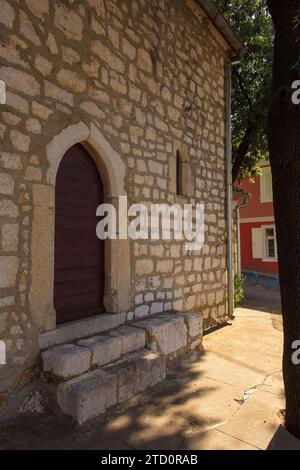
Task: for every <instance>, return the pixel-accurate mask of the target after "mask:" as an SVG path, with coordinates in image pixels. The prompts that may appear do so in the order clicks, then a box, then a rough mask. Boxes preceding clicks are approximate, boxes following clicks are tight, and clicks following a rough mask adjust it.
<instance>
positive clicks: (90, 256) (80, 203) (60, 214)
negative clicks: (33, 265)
mask: <svg viewBox="0 0 300 470" xmlns="http://www.w3.org/2000/svg"><path fill="white" fill-rule="evenodd" d="M101 203H103V184H102V181H101V177H100V174H99V172H98V169H97V167H96V165H95V163H94V161H93V159H92V158H91V157H90V155H89V153H88V152H87V150H86V149H85V148H84V147H83V146H82V145H80V144H76V145H73V146H72V147H71V148H70V149H69V150H68V151H67V152H66V153H65V155H64V156H63V158H62V161H61V163H60V166H59V169H58V173H57V178H56V189H55V256H54V308H55V310H56V322H57V323H58V324H59V323H66V322H69V321H72V320H78V319H81V318H86V317H90V316H93V315H98V314H99V313H103V312H104V306H103V295H104V242H103V241H102V240H99V239H98V238H97V235H96V225H97V222H98V221H99V219H97V217H96V209H97V207H98V206H99V204H101ZM41 249H42V247H41Z"/></svg>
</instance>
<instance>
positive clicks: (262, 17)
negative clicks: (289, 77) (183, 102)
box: [215, 0, 274, 177]
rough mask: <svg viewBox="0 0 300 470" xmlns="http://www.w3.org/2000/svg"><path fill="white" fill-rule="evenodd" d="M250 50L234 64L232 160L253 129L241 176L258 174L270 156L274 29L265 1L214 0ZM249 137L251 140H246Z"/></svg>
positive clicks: (240, 172) (241, 167)
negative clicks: (269, 120) (267, 133)
mask: <svg viewBox="0 0 300 470" xmlns="http://www.w3.org/2000/svg"><path fill="white" fill-rule="evenodd" d="M215 3H216V5H217V6H218V8H219V9H220V12H221V13H222V14H223V15H224V16H225V18H226V19H227V20H228V22H229V24H230V25H231V26H232V27H233V29H234V30H235V32H236V33H237V35H238V36H239V38H240V39H241V40H242V42H243V43H244V44H245V46H246V49H247V52H246V55H245V57H244V58H243V60H242V62H241V64H240V65H238V66H235V67H233V99H232V125H233V160H234V159H235V158H236V156H237V155H238V151H239V149H240V148H241V144H242V143H243V139H244V138H245V133H246V131H247V129H252V128H253V130H252V132H251V135H250V138H249V142H247V143H248V145H247V149H246V157H245V158H244V159H243V162H242V164H241V166H240V171H239V177H244V176H255V175H256V174H257V172H258V168H259V166H258V163H259V162H260V160H262V159H268V149H267V138H266V126H267V109H268V95H269V88H270V81H271V77H272V60H273V40H274V32H273V26H272V19H271V17H270V15H269V13H268V10H267V5H266V1H265V0H247V1H246V2H241V1H240V0H215ZM247 140H248V139H247Z"/></svg>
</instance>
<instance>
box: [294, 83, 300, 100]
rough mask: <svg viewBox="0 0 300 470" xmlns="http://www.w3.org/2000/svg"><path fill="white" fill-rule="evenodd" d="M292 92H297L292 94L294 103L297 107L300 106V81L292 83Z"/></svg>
mask: <svg viewBox="0 0 300 470" xmlns="http://www.w3.org/2000/svg"><path fill="white" fill-rule="evenodd" d="M292 90H295V91H294V92H293V93H292V103H293V104H295V105H299V104H300V80H295V81H294V82H293V83H292Z"/></svg>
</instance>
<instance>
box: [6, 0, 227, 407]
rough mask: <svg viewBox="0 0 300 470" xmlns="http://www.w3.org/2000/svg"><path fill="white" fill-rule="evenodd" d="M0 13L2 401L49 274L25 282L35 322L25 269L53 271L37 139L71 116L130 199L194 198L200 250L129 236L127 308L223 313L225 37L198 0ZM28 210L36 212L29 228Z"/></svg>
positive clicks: (33, 334)
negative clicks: (104, 154)
mask: <svg viewBox="0 0 300 470" xmlns="http://www.w3.org/2000/svg"><path fill="white" fill-rule="evenodd" d="M0 23H1V25H0V26H1V29H0V38H1V42H0V57H1V67H0V79H2V80H4V81H5V82H6V86H7V104H6V105H1V109H0V111H1V122H0V135H1V149H0V150H1V153H0V169H1V172H0V197H1V199H0V215H1V229H0V230H1V232H0V248H1V254H0V255H1V258H0V339H4V340H5V342H6V346H7V365H6V366H0V367H1V370H0V402H1V399H2V400H3V401H4V399H5V397H6V396H7V395H8V394H10V393H11V392H12V390H14V389H15V388H16V387H21V386H22V385H24V384H26V383H27V382H28V381H29V380H31V379H32V377H33V376H34V374H35V373H37V371H38V367H37V366H36V361H37V357H38V354H39V348H38V335H39V333H41V332H43V330H46V329H49V328H51V325H50V323H51V322H50V323H49V325H50V326H49V325H48V326H47V322H48V316H47V315H48V310H47V309H48V306H47V305H45V306H43V303H42V301H43V299H44V298H47V296H49V292H50V291H49V289H50V287H49V285H47V284H43V283H41V285H40V286H39V288H38V289H37V288H35V290H36V292H34V295H39V296H40V298H41V304H39V305H42V307H39V311H38V313H37V314H38V315H39V316H42V317H44V322H42V323H40V322H39V321H37V318H36V315H37V314H36V313H35V312H33V306H32V302H31V298H30V293H31V295H32V290H31V288H32V283H33V276H35V277H38V278H39V277H40V276H42V275H44V274H43V273H42V272H41V269H43V270H44V271H47V270H49V269H50V268H51V265H49V264H48V257H49V256H50V254H51V253H50V252H51V247H50V246H48V245H47V243H48V242H47V240H48V238H47V237H48V234H49V233H51V232H52V231H53V212H54V206H53V205H51V204H50V205H49V204H48V202H45V200H44V199H43V198H44V196H45V195H46V194H47V198H48V199H47V201H49V200H50V199H49V197H53V193H54V188H53V184H52V183H51V181H50V180H49V167H50V166H51V162H49V160H48V159H47V156H46V149H47V146H48V145H49V143H51V142H52V141H53V139H54V138H55V136H57V135H59V134H61V132H62V131H63V130H64V129H66V128H68V126H71V125H77V124H78V123H79V122H80V123H84V125H86V126H87V127H88V128H90V127H91V126H95V127H96V128H97V129H99V131H100V132H101V135H103V136H104V139H105V141H106V142H107V143H109V145H110V146H111V148H112V149H113V150H114V151H115V152H116V153H117V155H118V156H119V157H120V159H121V160H122V162H123V163H124V166H125V176H124V178H125V179H124V188H125V193H126V194H127V196H128V199H129V203H134V202H141V201H144V202H145V203H151V202H167V203H170V204H172V203H174V202H179V203H184V202H196V201H199V202H204V203H205V244H204V248H203V250H202V251H201V253H199V252H195V253H192V254H188V253H186V251H185V249H184V242H180V241H177V242H174V241H167V240H166V241H163V243H162V242H161V241H156V242H155V241H152V242H151V241H149V242H148V241H147V242H145V241H135V242H133V241H132V242H130V246H129V254H130V257H129V263H130V271H129V272H130V273H131V274H130V279H129V285H130V309H129V310H130V312H131V313H130V314H131V318H134V319H137V318H143V317H145V316H147V315H149V314H150V315H151V314H154V313H157V312H162V311H169V310H177V311H181V312H182V311H190V310H194V311H195V310H199V311H202V313H203V315H204V318H205V321H206V324H207V325H208V324H212V323H214V322H216V321H217V320H218V319H219V318H223V316H224V315H225V314H226V220H225V203H226V194H225V192H226V184H225V145H224V140H225V139H224V128H225V124H224V122H225V102H224V100H225V96H224V62H225V60H226V57H227V55H228V53H229V46H228V45H227V43H226V42H225V41H224V39H223V38H222V37H221V35H219V33H218V32H217V31H216V30H215V28H214V27H213V25H212V24H211V22H210V21H209V20H208V18H207V17H206V16H205V14H204V12H203V11H202V10H201V9H200V7H199V5H198V4H197V3H196V1H195V0H176V1H171V0H151V2H150V1H147V0H124V1H122V2H118V1H117V0H86V1H79V0H60V1H48V0H22V1H17V0H1V9H0ZM75 129H76V128H75ZM178 148H181V149H183V151H184V152H185V155H186V158H187V162H188V165H189V166H190V175H191V182H190V185H189V188H188V191H187V192H188V193H189V194H186V195H184V196H180V197H178V196H176V174H175V170H176V151H177V149H178ZM100 157H101V155H100ZM51 194H52V196H51ZM49 195H50V196H49ZM43 201H44V202H43ZM34 214H37V215H39V214H40V215H41V216H42V217H43V220H44V225H43V226H42V227H40V230H39V231H36V232H35V235H33V224H34V217H35V216H34ZM48 252H49V253H50V254H49V253H48ZM37 258H39V259H38V262H37ZM37 266H38V268H37ZM41 266H43V268H41ZM49 266H50V268H49ZM117 270H118V269H117ZM49 275H50V276H51V275H53V273H50V274H49ZM120 276H122V273H121V274H120ZM123 277H124V276H123ZM50 284H51V282H50ZM37 290H38V292H37ZM49 315H50V313H49Z"/></svg>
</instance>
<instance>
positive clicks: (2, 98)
mask: <svg viewBox="0 0 300 470" xmlns="http://www.w3.org/2000/svg"><path fill="white" fill-rule="evenodd" d="M0 104H6V86H5V82H4V81H3V80H0Z"/></svg>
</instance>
